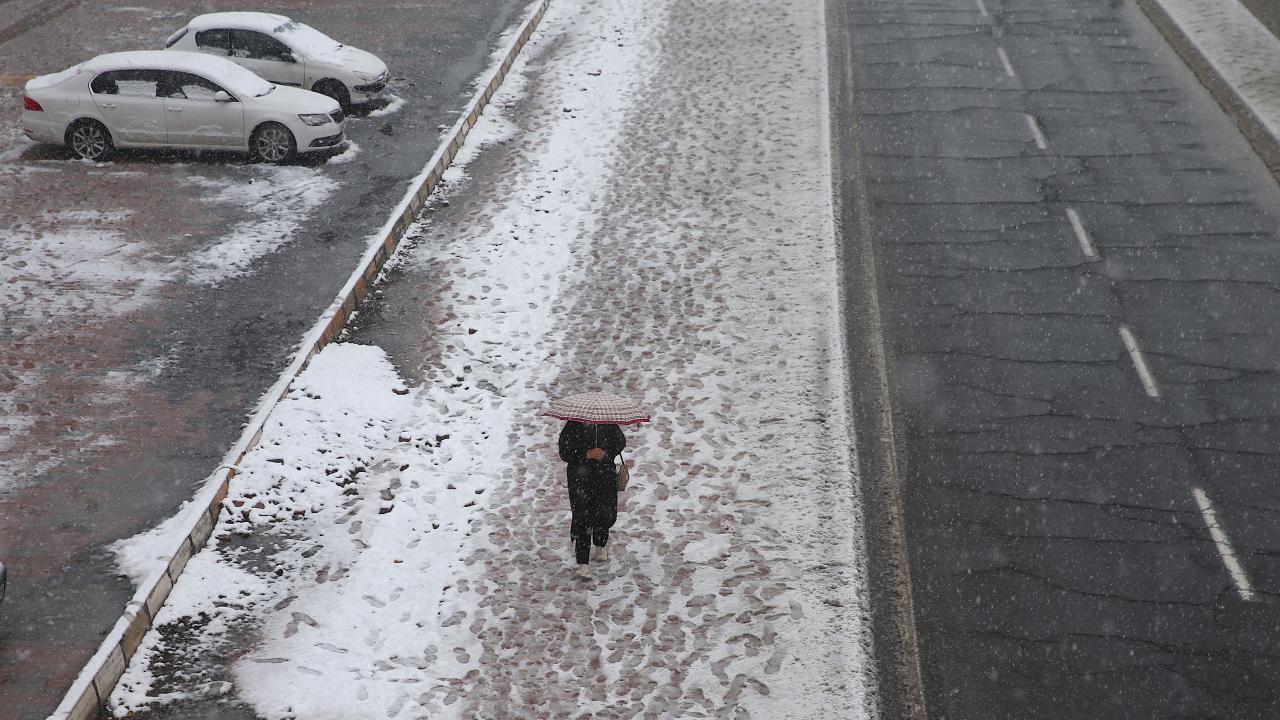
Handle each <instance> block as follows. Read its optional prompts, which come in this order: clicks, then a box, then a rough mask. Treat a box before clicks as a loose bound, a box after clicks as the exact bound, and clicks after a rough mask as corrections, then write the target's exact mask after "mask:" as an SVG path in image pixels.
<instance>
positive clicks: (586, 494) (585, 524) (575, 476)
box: [568, 463, 618, 565]
mask: <svg viewBox="0 0 1280 720" xmlns="http://www.w3.org/2000/svg"><path fill="white" fill-rule="evenodd" d="M606 467H608V470H612V467H611V466H606ZM608 470H604V469H602V468H600V467H599V466H597V465H596V464H595V463H583V464H581V465H578V464H574V465H570V466H569V468H568V475H569V508H570V510H572V511H573V522H571V523H570V524H569V536H570V537H571V538H573V554H574V558H575V559H576V560H577V561H578V564H579V565H586V564H587V563H589V562H590V561H591V546H592V545H593V544H594V545H595V546H596V547H604V546H605V545H606V544H608V542H609V528H612V527H613V523H614V522H616V521H617V519H618V479H617V476H616V475H614V476H612V477H610V473H609V472H608Z"/></svg>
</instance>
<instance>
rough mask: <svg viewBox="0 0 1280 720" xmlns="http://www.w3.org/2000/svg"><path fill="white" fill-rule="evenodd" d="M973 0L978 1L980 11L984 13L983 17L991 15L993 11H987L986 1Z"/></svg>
mask: <svg viewBox="0 0 1280 720" xmlns="http://www.w3.org/2000/svg"><path fill="white" fill-rule="evenodd" d="M973 1H974V2H976V3H978V12H980V13H982V17H988V16H989V15H991V13H989V12H987V5H986V3H984V2H982V0H973Z"/></svg>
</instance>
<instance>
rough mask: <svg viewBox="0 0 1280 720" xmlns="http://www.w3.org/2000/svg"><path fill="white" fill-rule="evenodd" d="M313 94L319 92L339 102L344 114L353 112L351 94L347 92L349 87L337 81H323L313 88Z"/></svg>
mask: <svg viewBox="0 0 1280 720" xmlns="http://www.w3.org/2000/svg"><path fill="white" fill-rule="evenodd" d="M311 90H312V92H318V93H320V94H321V95H327V96H329V97H331V98H333V99H334V100H337V101H338V107H340V108H342V112H344V113H346V112H350V111H351V93H350V92H348V91H347V86H346V85H343V84H342V83H340V82H338V81H337V80H321V81H320V82H318V83H316V84H315V85H312V86H311Z"/></svg>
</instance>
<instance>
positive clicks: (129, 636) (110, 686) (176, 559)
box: [49, 0, 551, 720]
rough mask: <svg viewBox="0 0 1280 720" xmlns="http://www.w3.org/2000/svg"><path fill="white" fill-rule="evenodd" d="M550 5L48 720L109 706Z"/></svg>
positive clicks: (538, 8) (396, 214) (469, 109)
mask: <svg viewBox="0 0 1280 720" xmlns="http://www.w3.org/2000/svg"><path fill="white" fill-rule="evenodd" d="M550 2H551V0H536V1H535V2H534V3H533V4H532V5H530V10H529V12H528V14H527V16H526V17H525V20H524V22H523V23H521V25H520V30H519V32H517V33H516V35H515V36H514V37H513V38H512V41H511V44H510V45H509V46H508V47H507V49H506V50H505V51H504V53H503V59H502V61H501V63H499V65H498V66H497V68H495V69H494V70H493V71H492V72H491V74H490V76H489V79H488V81H487V82H486V83H485V84H484V85H483V86H482V87H481V88H480V89H479V90H477V91H476V93H475V95H473V96H472V98H471V102H469V103H468V104H467V106H466V109H465V110H464V111H463V113H462V116H461V117H459V118H458V120H457V122H455V123H454V125H453V127H451V128H450V129H449V130H448V131H447V132H446V133H445V134H444V136H443V138H442V141H441V145H440V147H439V148H438V149H437V150H436V152H435V154H434V155H432V157H431V159H430V160H429V161H428V162H427V164H426V166H425V167H424V168H423V170H422V172H421V173H419V174H418V176H417V177H415V178H414V179H413V180H412V181H411V182H410V184H409V191H408V192H407V193H406V194H405V197H404V199H403V200H401V201H400V204H399V205H398V206H397V207H396V209H395V210H394V211H393V212H392V213H391V217H390V219H388V221H387V223H386V224H385V225H384V226H383V228H382V230H381V232H380V233H379V234H378V235H377V236H375V237H378V238H380V239H378V240H375V241H373V242H372V243H371V244H370V245H369V248H368V249H367V250H366V251H365V254H364V256H363V257H362V258H361V260H360V264H359V266H358V267H357V269H356V271H355V272H354V273H352V275H351V277H350V278H349V279H348V280H347V282H346V284H345V285H344V286H343V287H342V290H341V291H340V292H339V293H338V296H337V297H336V298H335V299H334V301H333V302H332V303H330V305H329V307H328V308H327V309H326V310H325V311H324V312H323V313H322V314H321V315H320V319H319V320H318V321H317V322H316V324H315V325H314V326H313V327H312V329H311V330H310V331H309V332H308V333H307V334H306V336H304V338H303V341H302V343H301V345H300V348H299V350H298V352H297V354H296V355H295V356H294V359H293V362H292V363H290V364H289V367H288V368H286V369H285V371H284V372H283V373H281V375H280V378H279V379H278V380H277V381H276V383H275V384H274V385H273V386H272V387H271V389H270V390H268V391H267V393H266V394H265V395H264V396H263V398H262V400H261V401H260V402H259V404H258V407H257V409H256V410H255V411H254V414H253V417H252V418H251V419H250V421H249V423H248V425H247V426H246V427H245V431H244V433H243V434H242V435H241V436H240V440H239V441H238V442H237V443H236V444H235V446H234V447H233V448H232V449H231V451H230V452H228V453H227V456H226V457H227V460H226V462H225V463H224V464H223V465H220V466H219V470H221V469H223V468H226V469H227V471H226V473H225V474H223V475H222V476H219V475H218V474H217V472H216V471H215V473H214V475H213V476H212V477H211V478H210V480H209V481H208V482H207V483H206V485H205V486H204V487H203V488H202V489H201V490H200V492H198V493H197V494H196V497H195V499H194V500H193V501H192V503H191V504H190V505H189V506H188V508H187V510H186V511H185V513H186V514H185V516H184V517H183V520H182V523H181V527H183V528H185V529H186V532H185V533H184V535H183V537H182V540H181V541H180V542H179V543H178V546H177V547H176V548H175V549H174V551H173V552H172V554H171V555H170V556H169V562H168V564H167V565H166V567H164V568H162V569H159V570H157V571H156V572H155V573H154V574H153V575H152V576H151V577H149V578H147V580H146V581H144V582H143V583H142V584H141V585H140V586H139V587H138V590H137V591H136V592H135V593H134V595H133V599H131V600H130V601H129V602H128V604H126V605H125V608H124V613H123V614H122V615H121V616H120V619H119V620H117V621H116V624H115V626H114V627H113V628H112V629H111V632H110V633H108V634H107V636H106V638H105V639H104V640H103V641H102V644H101V645H100V646H99V647H98V652H96V653H95V654H94V655H93V657H92V658H90V660H89V662H88V663H87V664H85V666H84V668H83V669H82V670H81V671H80V675H79V676H78V677H77V678H76V680H75V682H74V683H72V685H71V688H70V689H69V690H67V694H66V695H65V696H64V697H63V699H62V702H61V703H60V704H59V705H58V707H57V709H55V710H54V711H53V714H52V715H50V716H49V720H93V718H95V717H97V715H98V710H99V709H100V708H101V707H103V706H104V705H105V704H106V701H107V698H108V697H109V696H110V695H111V692H112V690H114V689H115V686H116V683H118V682H119V681H120V677H121V676H122V675H123V674H124V671H125V668H126V667H127V666H128V664H129V660H131V659H132V658H133V655H134V653H135V652H137V649H138V646H139V645H140V644H141V642H142V638H143V636H144V635H146V633H147V631H148V630H150V629H151V625H152V623H153V622H154V620H155V617H156V613H158V612H159V611H160V608H161V607H162V606H163V605H164V601H165V599H166V598H168V597H169V592H170V591H171V590H172V589H173V585H174V583H176V582H177V581H178V576H179V575H181V574H182V571H183V569H184V568H186V565H187V561H188V560H190V559H191V556H192V555H194V554H195V553H196V552H198V551H199V550H200V549H201V548H203V547H204V545H205V543H206V542H207V541H208V540H209V536H210V535H211V534H212V533H213V527H214V525H215V524H216V522H217V519H218V514H219V512H221V509H222V501H223V500H224V499H225V498H226V496H227V490H228V488H229V486H230V482H231V479H232V478H234V477H235V475H236V467H237V466H238V465H239V463H240V461H241V460H242V459H243V458H244V456H245V455H246V454H248V453H249V451H250V450H252V449H253V448H254V447H256V446H257V444H258V442H259V441H260V440H261V438H262V432H263V429H264V428H265V427H266V421H267V418H268V416H269V415H270V414H271V411H272V410H273V409H274V408H275V406H276V404H277V403H278V402H279V401H280V400H281V399H282V398H283V397H284V395H285V393H286V392H288V390H289V385H290V384H291V383H292V382H293V380H294V378H296V377H297V376H298V374H299V373H301V372H302V370H303V368H305V367H306V365H307V363H308V362H309V361H310V360H311V358H312V357H314V356H315V354H316V353H318V352H319V351H320V350H321V349H322V348H324V346H326V345H328V344H329V343H330V342H332V341H333V340H334V339H336V338H337V337H338V334H339V333H340V332H342V328H343V327H344V326H345V325H346V323H347V320H348V319H349V318H350V317H351V314H352V313H353V312H354V311H355V309H356V306H357V305H358V304H359V303H360V301H361V300H362V299H363V298H364V297H365V296H366V295H367V294H368V292H369V290H370V289H371V288H372V286H373V283H374V281H375V280H377V278H378V274H379V273H380V272H381V271H382V267H383V265H384V264H385V263H386V261H387V259H388V258H390V257H391V254H392V253H393V252H395V249H396V246H397V245H399V243H400V240H401V239H403V237H404V233H405V231H406V230H408V229H409V226H410V225H412V224H413V221H414V219H415V218H416V217H417V216H418V212H419V211H420V210H422V207H423V205H424V204H425V203H426V201H427V198H428V197H429V196H430V195H431V193H432V191H433V190H435V188H436V186H437V185H439V184H440V178H441V177H442V176H443V175H444V171H445V170H446V169H448V167H449V166H450V164H452V162H453V159H454V157H456V156H457V154H458V151H459V150H460V149H461V148H462V145H463V142H464V140H465V139H466V137H467V133H469V132H470V131H471V128H472V127H473V126H474V125H475V124H476V121H477V120H478V119H479V118H480V114H481V113H482V112H484V108H485V107H486V106H487V105H488V104H489V100H490V99H491V98H492V97H493V94H494V93H495V92H496V91H497V89H498V87H499V86H501V85H502V81H503V80H504V79H505V78H506V76H507V72H509V71H510V70H511V66H512V65H513V64H514V63H515V60H516V57H517V56H518V55H519V54H520V51H521V50H522V49H523V48H524V46H525V43H526V42H528V40H529V36H530V35H532V34H533V31H534V29H535V28H536V27H537V26H538V23H539V22H540V21H541V20H542V17H543V15H545V14H546V11H547V7H548V6H549V5H550Z"/></svg>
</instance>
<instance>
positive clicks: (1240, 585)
mask: <svg viewBox="0 0 1280 720" xmlns="http://www.w3.org/2000/svg"><path fill="white" fill-rule="evenodd" d="M1191 492H1192V494H1193V495H1195V496H1196V504H1197V505H1199V506H1200V514H1201V515H1203V516H1204V524H1205V525H1206V526H1207V527H1208V528H1209V535H1210V536H1212V537H1213V544H1214V545H1217V546H1218V554H1219V555H1221V556H1222V564H1224V565H1226V566H1227V572H1228V573H1230V574H1231V580H1232V582H1234V583H1235V585H1236V592H1238V593H1240V599H1241V600H1244V601H1246V602H1253V601H1254V600H1257V599H1258V595H1257V593H1255V592H1254V591H1253V584H1252V583H1250V582H1249V576H1248V575H1246V574H1245V572H1244V568H1243V567H1242V566H1241V565H1240V560H1238V559H1237V558H1236V551H1235V548H1233V547H1232V546H1231V540H1230V538H1228V537H1227V533H1226V531H1224V530H1223V529H1222V526H1221V525H1219V524H1218V513H1216V512H1215V511H1214V509H1213V503H1211V502H1209V496H1208V495H1206V494H1205V492H1204V490H1201V489H1200V488H1192V489H1191Z"/></svg>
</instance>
